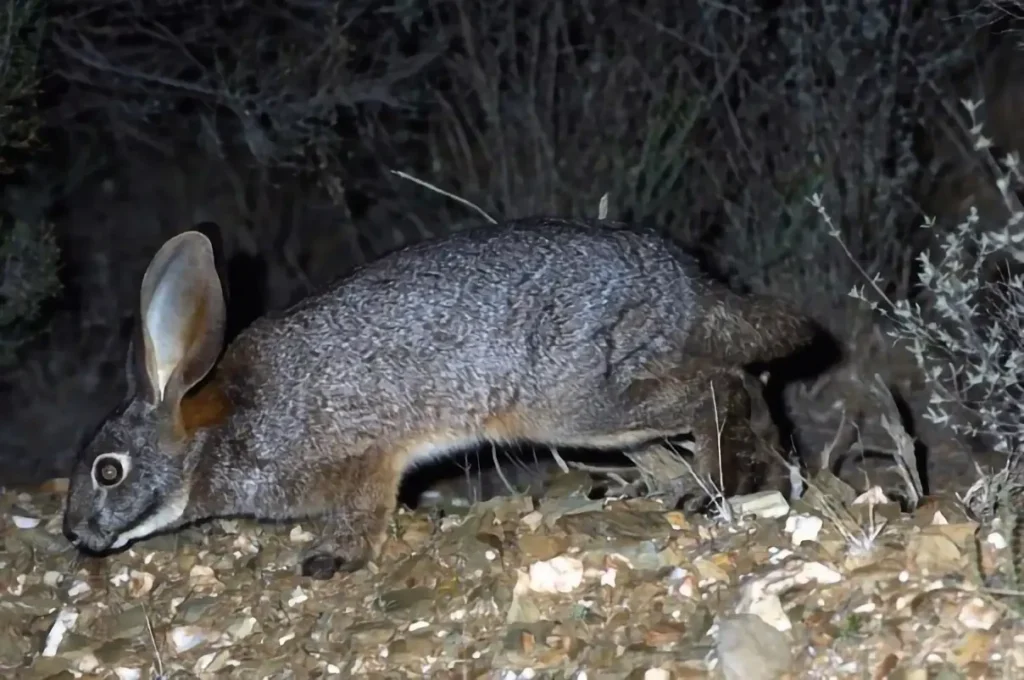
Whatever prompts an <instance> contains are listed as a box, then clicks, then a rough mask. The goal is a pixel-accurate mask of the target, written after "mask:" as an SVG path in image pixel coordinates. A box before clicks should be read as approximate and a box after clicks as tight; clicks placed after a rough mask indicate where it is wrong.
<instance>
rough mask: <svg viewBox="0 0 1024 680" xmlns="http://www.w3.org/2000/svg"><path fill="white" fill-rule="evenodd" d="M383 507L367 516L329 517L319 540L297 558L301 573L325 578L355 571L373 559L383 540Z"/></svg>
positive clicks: (341, 514) (346, 515)
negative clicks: (299, 558)
mask: <svg viewBox="0 0 1024 680" xmlns="http://www.w3.org/2000/svg"><path fill="white" fill-rule="evenodd" d="M386 517H387V512H386V508H382V509H381V510H380V511H378V512H375V513H372V514H371V515H370V516H366V515H362V514H356V515H353V514H352V513H339V515H338V516H336V517H329V518H328V519H327V523H326V526H325V527H324V529H323V533H322V534H321V537H320V540H319V541H317V542H315V543H313V544H312V545H311V546H310V547H309V548H307V549H306V550H305V551H304V552H303V554H302V557H301V560H300V562H301V572H302V575H303V576H308V577H310V578H315V579H320V580H327V579H330V578H332V577H333V576H334V575H335V574H336V573H339V572H340V573H349V572H353V571H358V570H360V569H362V568H363V567H365V566H366V564H367V563H368V562H369V561H370V560H372V559H374V558H375V557H376V556H377V554H378V553H379V552H380V546H381V545H382V544H383V543H384V538H385V535H386V531H385V528H386V526H387V524H386Z"/></svg>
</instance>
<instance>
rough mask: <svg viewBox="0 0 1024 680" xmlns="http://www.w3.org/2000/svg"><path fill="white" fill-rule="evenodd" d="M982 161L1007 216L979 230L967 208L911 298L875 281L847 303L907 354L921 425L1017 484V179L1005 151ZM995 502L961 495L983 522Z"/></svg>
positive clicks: (1021, 402)
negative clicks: (992, 463)
mask: <svg viewBox="0 0 1024 680" xmlns="http://www.w3.org/2000/svg"><path fill="white" fill-rule="evenodd" d="M964 106H965V108H966V110H967V113H968V115H969V117H970V130H971V132H972V134H973V142H974V144H973V146H974V148H975V149H976V150H978V151H979V152H980V153H981V154H984V155H989V156H990V155H991V145H992V142H991V140H990V139H988V138H986V137H985V136H984V135H983V134H982V125H981V123H980V121H979V120H978V115H977V110H978V108H979V106H980V104H978V103H974V102H971V101H965V102H964ZM990 160H992V161H993V166H994V167H997V168H1000V169H1001V172H1000V176H999V177H998V179H997V180H996V186H997V188H998V190H999V192H1000V193H1001V195H1002V197H1003V200H1004V201H1005V204H1006V208H1007V211H1008V213H1009V215H1010V216H1009V218H1008V219H1007V220H1006V222H1005V223H1004V224H1002V225H999V226H998V227H996V228H988V227H986V226H984V225H983V224H982V223H981V221H980V219H979V217H978V211H977V209H976V208H975V207H974V206H973V205H972V206H971V208H970V212H969V214H968V216H967V217H966V219H964V220H963V221H962V222H961V223H960V224H959V225H957V226H956V227H955V228H954V229H951V230H949V231H948V232H946V233H944V234H943V235H942V237H941V238H940V239H939V246H938V248H937V249H935V250H933V249H926V250H924V251H923V252H921V253H920V255H919V256H918V265H919V267H918V274H917V277H916V278H917V280H916V284H917V285H918V286H919V288H920V291H921V292H920V293H919V295H917V296H915V297H914V298H912V299H908V298H893V297H891V296H889V295H887V294H886V293H885V292H884V291H883V290H882V289H881V287H880V286H879V277H878V276H877V275H875V276H872V277H871V278H870V279H869V282H868V283H867V284H864V285H861V286H854V287H853V289H852V290H851V291H850V296H851V297H853V298H855V299H858V300H861V301H863V302H865V303H867V304H869V305H870V306H871V307H872V308H873V309H875V310H876V311H877V312H878V313H879V314H880V315H882V316H883V317H884V318H885V319H886V320H887V321H888V326H889V331H888V332H889V335H890V337H892V338H893V339H894V340H895V341H897V342H898V343H900V344H902V345H904V346H905V347H907V349H908V350H909V351H910V354H911V355H912V356H913V357H914V360H915V362H916V363H917V366H918V367H919V368H920V370H921V371H922V372H923V373H924V374H925V375H926V376H927V379H928V384H929V387H930V390H931V397H930V400H929V406H928V408H927V410H926V412H925V413H924V414H923V416H924V417H925V418H926V419H928V420H929V421H931V422H932V423H935V424H937V425H940V426H943V427H946V428H948V429H949V431H951V432H952V433H954V434H956V435H959V436H961V437H963V438H964V439H963V440H964V441H967V440H973V441H981V442H982V443H983V444H984V445H986V446H989V447H991V448H992V449H994V450H996V451H999V452H1002V453H1006V454H1008V455H1009V461H1010V462H1009V465H1008V466H1007V470H1005V471H1004V472H1003V473H1002V477H1001V479H1002V480H1003V483H1013V484H1018V485H1019V484H1020V481H1019V480H1018V481H1016V482H1010V480H1012V479H1014V478H1017V477H1019V476H1020V473H1021V472H1022V470H1021V464H1022V463H1024V458H1022V457H1021V456H1022V454H1024V322H1022V319H1024V274H1022V273H1021V267H1020V263H1021V262H1024V245H1022V244H1024V230H1022V227H1024V207H1022V206H1021V203H1020V201H1019V199H1018V198H1017V194H1016V192H1017V190H1019V189H1020V188H1021V187H1022V186H1024V176H1022V174H1021V167H1020V158H1019V155H1018V154H1016V153H1015V152H1012V153H1008V154H1006V156H1005V157H1004V158H1002V159H1000V160H999V161H998V162H996V161H995V159H991V158H990ZM811 202H812V205H813V206H814V207H815V208H816V209H817V211H818V212H819V214H820V215H821V217H822V219H823V220H824V221H825V223H826V224H827V225H828V229H829V234H830V235H831V236H832V237H834V238H836V239H838V240H839V241H840V243H842V242H843V241H842V238H843V237H842V234H841V233H840V231H839V230H838V229H837V228H836V227H835V224H834V222H833V220H832V218H831V217H830V215H829V212H828V210H827V209H826V207H825V206H824V204H823V202H822V199H821V197H820V196H819V195H815V196H814V197H813V198H812V201H811ZM934 223H935V220H934V218H926V219H925V220H924V222H923V224H922V225H921V226H922V228H923V229H926V230H928V229H932V228H933V226H934ZM843 247H844V249H845V244H844V245H843ZM935 251H937V252H935ZM847 254H849V251H847ZM851 259H852V255H851ZM865 275H866V274H865ZM1014 470H1016V473H1015V474H1009V473H1013V471H1014ZM1008 474H1009V476H1008ZM979 488H981V487H979ZM1003 490H1004V491H1005V489H1003ZM972 495H974V494H972ZM1001 495H1002V494H1001V492H999V491H993V490H992V489H989V488H986V492H985V493H984V494H983V497H982V496H977V495H974V496H975V497H974V498H971V497H970V496H971V495H969V497H968V501H969V502H970V501H972V500H973V501H975V502H974V503H972V506H973V507H974V509H975V510H976V511H978V512H979V514H981V515H990V514H991V513H992V512H993V511H994V510H995V508H996V505H997V504H998V502H999V499H1000V496H1001Z"/></svg>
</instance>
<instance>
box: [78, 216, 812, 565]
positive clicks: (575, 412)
mask: <svg viewBox="0 0 1024 680" xmlns="http://www.w3.org/2000/svg"><path fill="white" fill-rule="evenodd" d="M200 259H201V258H200ZM210 261H211V262H212V259H211V260H210ZM178 287H179V288H183V287H184V286H178ZM207 288H208V289H209V290H213V288H212V287H210V286H207ZM217 290H219V289H217ZM236 294H240V295H244V291H237V292H236ZM143 316H145V310H143ZM816 332H817V326H816V325H815V324H814V323H813V322H812V321H810V320H809V319H806V318H805V317H803V316H801V315H799V314H797V313H795V312H793V311H791V310H789V308H787V307H786V306H785V305H784V304H782V303H780V302H777V301H775V300H772V299H767V298H759V299H756V300H751V299H749V298H744V297H741V296H739V295H737V294H735V293H733V292H731V291H729V290H728V289H726V288H724V287H722V286H720V285H717V284H714V283H712V282H711V281H709V280H708V279H707V278H705V277H704V276H703V275H702V274H701V272H700V270H699V269H698V267H697V264H696V262H694V261H693V260H692V259H691V258H690V257H689V256H688V255H686V254H685V253H684V252H683V251H682V250H681V249H679V248H678V247H676V246H675V245H674V244H672V243H671V242H669V241H667V240H665V239H664V238H662V237H661V236H659V235H656V234H654V233H651V232H646V231H641V230H636V229H627V228H624V227H623V226H622V225H613V224H609V223H604V222H592V221H587V220H568V219H529V220H520V221H514V222H510V223H507V224H505V225H503V226H500V227H483V228H480V229H475V230H472V231H468V232H462V233H459V234H456V235H453V236H449V237H446V238H443V239H440V240H436V241H431V242H427V243H423V244H420V245H417V246H414V247H410V248H406V249H404V250H401V251H398V252H396V253H392V254H391V255H389V256H386V257H384V258H382V259H380V260H378V261H376V262H373V263H371V264H369V265H366V266H364V267H362V268H361V269H359V270H357V271H356V272H355V273H353V274H352V275H350V276H348V277H346V278H345V279H343V280H341V281H339V282H337V283H335V284H334V285H332V286H331V287H329V288H328V289H326V290H324V291H323V292H321V293H319V294H317V295H314V296H311V297H309V298H307V299H305V300H303V301H302V302H300V303H299V304H297V305H295V306H294V307H292V308H290V309H288V310H286V311H285V312H283V313H279V314H275V315H270V316H266V317H263V318H261V319H259V320H257V321H256V322H255V323H254V324H252V325H251V326H250V327H249V328H248V329H246V330H245V331H243V332H242V333H241V334H240V335H239V336H238V337H237V338H236V340H235V341H234V342H233V343H232V344H231V345H230V346H229V347H228V348H227V349H226V351H225V352H224V354H223V356H222V357H221V358H220V361H219V362H218V363H217V364H216V367H215V368H214V369H213V371H212V372H211V374H210V375H209V376H207V384H205V385H200V387H199V390H203V389H209V388H210V386H213V387H214V388H216V389H220V390H221V391H222V394H223V395H225V396H226V397H227V402H228V403H229V404H230V407H231V408H230V414H229V415H228V416H227V417H226V419H225V420H223V422H220V423H219V424H215V425H212V426H210V427H206V428H203V429H199V430H197V431H195V432H194V433H192V434H191V435H189V436H188V437H186V438H185V439H184V440H182V439H181V437H180V436H178V435H177V434H176V433H175V432H176V431H175V429H174V427H173V426H172V425H171V424H170V423H171V422H172V420H173V417H174V413H175V408H176V405H175V404H173V403H165V402H161V403H156V404H154V403H151V402H152V399H149V400H147V399H146V398H145V395H146V394H147V393H149V392H151V391H152V387H151V386H149V385H148V384H147V381H148V378H147V376H146V374H145V371H144V370H143V371H140V370H139V369H138V367H139V366H140V365H144V361H143V360H141V359H139V360H134V361H133V362H132V363H131V366H132V368H131V369H130V370H133V371H135V374H134V375H133V380H134V381H136V383H140V387H139V388H138V389H136V390H135V392H136V395H135V396H133V397H132V398H131V400H130V401H129V402H128V403H127V406H126V407H123V408H122V409H121V410H120V411H119V412H118V413H116V414H114V415H112V416H111V418H109V419H108V420H107V421H106V422H105V423H104V424H103V425H102V427H101V428H100V430H99V432H98V433H97V436H96V437H95V438H94V439H93V440H92V441H91V442H90V444H89V445H88V446H86V447H85V449H84V450H83V451H82V453H81V455H80V456H79V459H78V462H77V465H76V468H75V471H74V473H73V479H72V483H71V489H70V491H69V496H68V503H67V511H66V516H65V527H66V530H67V532H68V533H69V537H73V540H74V541H75V542H76V543H77V544H78V545H81V546H82V547H85V548H89V549H92V550H100V551H102V550H105V549H108V548H110V547H111V546H112V545H118V544H117V543H115V540H116V538H117V536H118V535H120V534H122V533H124V532H126V531H129V530H131V529H132V528H133V527H134V526H136V525H137V524H138V523H139V521H140V519H142V517H140V515H141V513H143V512H146V513H148V514H147V515H146V516H147V517H150V516H152V515H153V513H155V512H156V513H159V511H160V509H161V508H162V507H164V505H166V503H167V502H168V499H177V500H178V501H180V502H181V503H182V504H185V503H186V499H185V495H184V494H183V493H179V492H183V491H187V505H183V507H184V512H183V513H182V514H181V515H180V516H173V519H172V520H171V521H164V525H163V526H154V527H152V530H153V531H156V530H160V529H171V528H175V527H177V526H180V525H181V524H182V523H184V522H189V521H195V520H200V519H205V518H209V517H216V516H233V515H251V516H255V517H256V518H259V519H299V518H304V517H311V516H315V517H323V518H325V519H326V527H325V528H324V530H323V535H322V540H321V541H319V542H318V544H317V545H316V546H315V548H313V549H312V550H311V551H310V552H309V554H308V556H307V560H306V562H305V563H304V564H305V566H304V571H305V572H306V573H310V574H312V575H315V576H320V577H326V576H329V575H330V574H332V573H334V571H335V569H337V568H338V567H339V566H341V565H346V566H347V567H349V568H355V567H357V566H359V565H360V564H362V563H363V562H364V561H365V559H367V558H369V557H372V556H373V555H375V554H376V551H377V549H378V548H379V546H380V543H381V541H382V540H383V535H384V530H385V527H386V522H387V518H388V516H389V514H390V512H391V511H392V510H393V509H394V505H395V494H396V491H397V487H398V483H399V480H400V477H401V475H402V473H403V472H404V471H405V470H407V469H408V468H409V467H410V466H412V465H415V464H416V463H417V462H419V461H424V460H427V459H429V458H432V457H435V456H438V455H444V454H445V453H447V452H449V451H451V450H452V449H454V448H458V447H462V446H466V445H470V444H473V443H477V442H481V441H486V440H491V441H501V440H506V439H514V440H529V441H533V442H536V443H540V444H549V445H560V446H588V447H593V448H614V449H619V448H624V447H633V446H640V445H642V444H644V443H646V442H650V441H651V440H654V439H657V438H659V437H663V436H672V435H678V434H681V433H685V432H689V431H692V432H694V435H695V437H696V439H697V446H698V454H699V455H698V463H699V464H698V469H699V470H701V471H702V472H705V473H708V474H711V475H712V477H713V479H715V480H716V481H717V480H719V470H718V460H719V453H718V452H717V451H710V450H709V448H713V447H716V446H717V444H718V440H717V432H715V431H714V429H713V428H714V411H709V408H711V404H712V389H711V388H712V386H713V387H714V400H713V401H714V405H715V406H716V407H717V409H718V412H719V413H720V415H721V418H720V420H721V419H724V417H725V415H728V416H729V425H728V426H727V428H726V431H725V432H724V433H723V435H722V437H721V442H722V444H721V445H722V449H723V451H722V453H721V460H722V467H723V468H728V469H723V471H722V472H724V473H725V474H724V482H725V485H726V487H727V488H726V489H724V491H725V492H726V493H738V492H743V491H747V490H751V487H752V486H756V485H759V484H761V483H764V482H765V478H766V475H769V474H770V473H769V472H768V471H767V469H768V468H767V467H766V465H767V464H766V463H765V462H764V461H763V455H762V459H760V460H759V459H758V457H757V456H758V454H763V451H761V452H755V451H754V450H753V449H755V448H758V446H759V445H758V444H757V443H756V441H755V437H754V435H753V434H752V431H751V429H750V426H749V423H747V422H746V420H747V419H748V418H749V415H750V413H751V409H752V406H751V404H752V402H751V399H757V398H759V397H758V395H751V394H750V390H749V387H748V383H747V379H746V378H744V376H743V374H742V372H741V371H740V367H741V366H742V365H743V364H747V363H751V362H754V361H765V360H769V359H772V358H775V357H779V356H783V355H785V354H788V353H790V352H792V351H793V350H795V349H798V348H799V347H801V346H803V345H805V344H807V343H809V342H810V341H811V339H812V337H813V335H814V334H815V333H816ZM211 342H212V341H211ZM138 347H139V343H136V344H135V348H136V350H137V349H138ZM207 349H208V348H207ZM204 351H205V350H204ZM197 352H198V353H201V352H199V350H197ZM197 356H198V354H197ZM204 370H205V369H204ZM727 449H728V450H727ZM118 451H120V452H126V453H127V454H128V455H129V457H130V458H131V466H130V467H131V470H130V471H129V473H128V474H127V476H126V478H125V480H124V481H123V482H122V483H121V484H120V485H118V486H116V487H114V488H111V489H95V488H94V485H93V483H92V480H91V477H90V475H91V473H92V464H93V461H94V460H95V459H96V457H97V456H98V455H101V454H103V453H105V452H118ZM773 479H774V478H773ZM176 493H177V494H178V495H177V496H176V495H175V494H176ZM172 515H174V513H169V514H168V516H172ZM165 519H166V518H165ZM138 537H140V536H134V537H133V538H138Z"/></svg>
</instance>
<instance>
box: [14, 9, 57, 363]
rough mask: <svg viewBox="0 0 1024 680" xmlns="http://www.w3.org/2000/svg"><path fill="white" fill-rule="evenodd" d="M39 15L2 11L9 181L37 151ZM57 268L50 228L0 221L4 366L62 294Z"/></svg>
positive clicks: (34, 11)
mask: <svg viewBox="0 0 1024 680" xmlns="http://www.w3.org/2000/svg"><path fill="white" fill-rule="evenodd" d="M40 9H41V5H40V3H39V2H38V1H35V0H29V1H27V2H8V3H5V4H4V6H3V8H2V9H0V175H3V176H7V177H9V176H11V175H13V174H15V173H16V171H17V169H18V167H17V166H18V165H19V163H20V159H22V158H24V157H25V156H26V154H27V153H29V152H31V151H32V150H34V148H35V147H36V146H37V134H38V131H39V126H40V120H39V116H38V112H37V108H36V98H37V92H38V85H39V76H38V73H37V64H38V54H39V45H40V36H41V28H42V26H41V18H40ZM58 262H59V251H58V249H57V244H56V240H55V238H54V235H53V230H52V227H51V226H50V225H49V224H47V223H44V222H38V223H36V222H26V221H23V220H20V219H16V218H14V217H12V216H11V215H9V214H4V215H3V216H2V218H0V366H6V365H8V364H10V363H12V362H13V361H14V359H15V355H16V353H17V351H18V350H19V349H20V348H21V347H22V346H23V345H24V344H25V343H26V342H28V341H29V340H30V339H31V338H32V336H33V335H34V332H35V330H36V329H37V328H38V326H39V324H40V322H41V321H42V319H41V316H42V310H43V307H44V305H45V303H46V302H47V301H48V300H49V299H50V298H52V297H53V296H54V295H55V294H56V293H57V292H58V291H59V289H60V281H59V279H58V277H57V266H58Z"/></svg>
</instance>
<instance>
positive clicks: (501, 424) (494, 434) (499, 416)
mask: <svg viewBox="0 0 1024 680" xmlns="http://www.w3.org/2000/svg"><path fill="white" fill-rule="evenodd" d="M484 434H485V436H486V437H487V438H488V439H493V440H497V441H515V440H518V439H529V428H528V427H527V426H526V423H525V422H523V418H522V416H521V415H520V414H519V413H517V412H515V411H505V412H501V413H492V414H491V415H489V416H487V418H485V419H484Z"/></svg>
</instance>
